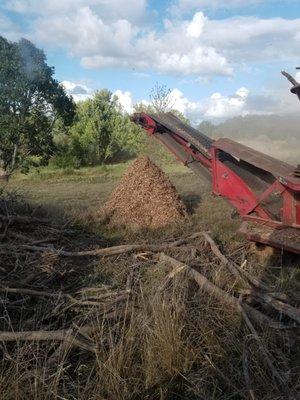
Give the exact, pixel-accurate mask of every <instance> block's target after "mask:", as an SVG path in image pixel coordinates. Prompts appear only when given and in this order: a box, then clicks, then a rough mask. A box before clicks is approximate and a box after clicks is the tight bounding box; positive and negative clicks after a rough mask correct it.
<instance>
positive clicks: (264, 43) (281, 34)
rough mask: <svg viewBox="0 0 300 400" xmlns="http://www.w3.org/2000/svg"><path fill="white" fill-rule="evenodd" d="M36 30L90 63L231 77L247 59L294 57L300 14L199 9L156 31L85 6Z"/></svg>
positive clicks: (41, 18)
mask: <svg viewBox="0 0 300 400" xmlns="http://www.w3.org/2000/svg"><path fill="white" fill-rule="evenodd" d="M33 30H34V36H35V38H37V39H39V41H40V42H42V43H47V44H51V45H53V46H58V45H60V46H62V47H64V48H66V49H67V50H68V51H69V52H70V53H71V54H72V55H73V56H76V57H79V58H81V63H82V65H83V66H84V67H86V68H106V67H123V68H132V69H136V70H142V71H143V70H144V71H145V70H147V69H150V68H151V69H154V70H156V71H158V72H161V73H165V74H180V75H198V76H213V75H223V76H224V75H225V76H226V75H227V76H228V75H231V74H232V72H233V67H234V66H236V65H240V64H241V63H245V64H247V63H249V62H252V61H255V62H257V61H264V62H273V61H278V59H282V60H285V61H286V60H294V59H295V55H296V54H298V52H299V47H300V41H299V40H298V39H297V35H300V18H299V19H294V20H287V19H283V18H270V19H260V18H255V17H235V18H228V19H222V20H220V19H218V20H217V19H216V20H214V19H209V18H207V17H205V16H204V14H203V13H202V12H197V13H196V14H195V15H194V16H193V18H192V19H190V20H178V19H174V20H168V21H165V24H164V29H163V30H159V31H155V30H150V29H143V28H140V27H138V26H137V25H135V24H133V23H132V22H130V21H129V20H127V19H116V20H113V21H107V20H106V19H105V18H103V17H102V16H101V14H97V12H96V11H95V10H93V9H92V8H91V7H88V6H85V7H81V8H78V9H75V10H73V11H72V12H70V13H69V14H67V13H65V14H64V13H62V14H55V15H50V16H47V19H46V18H45V17H44V16H39V17H38V18H37V19H36V20H35V22H34V25H33ZM286 43H289V45H288V46H287V45H286Z"/></svg>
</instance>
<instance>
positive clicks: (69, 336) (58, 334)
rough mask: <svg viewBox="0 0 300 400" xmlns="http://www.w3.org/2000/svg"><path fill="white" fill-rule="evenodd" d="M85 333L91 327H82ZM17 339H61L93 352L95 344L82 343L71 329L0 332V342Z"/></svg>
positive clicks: (89, 330)
mask: <svg viewBox="0 0 300 400" xmlns="http://www.w3.org/2000/svg"><path fill="white" fill-rule="evenodd" d="M81 329H82V330H83V331H84V332H85V333H87V332H91V331H92V330H93V329H94V328H93V327H88V326H86V327H82V328H81ZM17 341H25V342H27V341H34V342H40V341H61V342H67V343H68V344H69V345H71V346H75V347H79V348H82V349H84V350H88V351H90V352H93V353H94V352H95V346H91V345H89V344H87V343H84V342H83V341H82V340H80V339H77V337H76V335H74V333H73V330H72V329H62V330H57V331H25V332H24V331H21V332H0V342H17Z"/></svg>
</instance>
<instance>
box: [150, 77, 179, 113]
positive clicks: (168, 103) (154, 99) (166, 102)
mask: <svg viewBox="0 0 300 400" xmlns="http://www.w3.org/2000/svg"><path fill="white" fill-rule="evenodd" d="M150 100H151V105H152V107H153V108H154V110H155V111H156V112H167V111H170V110H171V109H172V108H173V106H174V100H173V99H172V90H171V89H169V88H168V87H167V85H160V84H158V83H156V84H155V86H154V87H153V88H152V89H151V92H150Z"/></svg>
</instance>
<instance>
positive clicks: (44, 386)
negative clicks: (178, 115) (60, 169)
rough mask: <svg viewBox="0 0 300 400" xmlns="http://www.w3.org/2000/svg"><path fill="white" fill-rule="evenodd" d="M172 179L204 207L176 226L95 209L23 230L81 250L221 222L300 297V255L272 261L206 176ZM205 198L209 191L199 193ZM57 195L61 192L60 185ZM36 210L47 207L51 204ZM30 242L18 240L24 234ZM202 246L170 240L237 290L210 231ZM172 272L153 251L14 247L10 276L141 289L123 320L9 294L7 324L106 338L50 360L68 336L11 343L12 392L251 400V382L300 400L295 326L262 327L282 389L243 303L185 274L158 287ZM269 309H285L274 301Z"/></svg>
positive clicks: (230, 253)
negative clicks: (235, 305) (256, 249)
mask: <svg viewBox="0 0 300 400" xmlns="http://www.w3.org/2000/svg"><path fill="white" fill-rule="evenodd" d="M171 179H172V180H173V181H174V182H176V184H177V187H178V188H179V191H180V193H181V194H183V197H184V198H185V200H186V201H187V203H188V205H190V208H191V209H192V210H193V214H191V215H190V216H189V217H188V218H187V220H186V223H185V224H174V225H172V226H170V227H169V228H167V229H164V230H145V231H134V230H130V229H122V230H118V231H116V230H112V229H111V228H109V227H105V226H99V224H97V221H96V220H95V219H94V218H93V215H90V219H89V223H88V224H87V223H86V221H85V214H84V213H82V214H81V215H78V212H75V213H76V226H77V228H74V227H72V229H71V230H70V227H67V228H66V227H65V226H64V227H63V229H61V230H60V229H58V231H55V230H53V228H51V229H49V230H47V229H48V228H47V229H46V230H45V227H43V228H42V227H40V226H36V227H35V229H30V230H27V231H26V229H27V228H26V227H22V229H19V228H18V229H19V232H21V233H22V234H24V235H28V236H30V238H35V239H36V240H38V239H40V238H41V237H42V238H44V237H45V236H46V235H51V237H52V238H53V239H55V241H54V242H52V243H53V245H54V246H55V247H56V248H67V249H70V250H73V249H86V248H91V247H94V246H106V245H114V244H119V243H133V242H141V241H147V242H149V243H162V242H166V241H168V240H174V239H176V238H180V237H184V236H188V235H189V234H191V233H193V232H196V231H200V230H209V231H210V232H211V235H212V236H213V237H214V239H215V240H216V241H217V243H218V245H219V247H220V249H221V250H222V252H223V253H224V254H226V255H227V257H228V258H229V259H231V260H234V261H235V262H236V263H237V264H239V265H240V264H241V263H242V261H243V260H244V259H245V258H247V260H248V263H247V270H248V271H249V272H250V273H252V274H253V275H255V276H256V277H257V278H259V279H261V280H263V281H264V282H267V283H268V285H269V286H270V287H271V289H272V290H273V291H274V292H276V291H278V292H284V293H287V294H289V295H291V296H297V293H299V266H300V263H299V260H295V259H293V258H292V259H289V258H288V257H287V258H284V257H280V259H279V260H277V261H276V262H275V261H273V260H271V261H265V260H264V262H261V261H260V260H259V259H258V258H257V256H256V254H252V253H251V252H249V246H248V244H247V243H245V242H244V240H243V239H242V238H240V237H238V236H237V235H236V234H235V228H236V227H237V225H238V223H239V221H238V220H237V219H234V218H232V217H231V210H230V209H229V208H228V207H227V206H226V205H224V203H223V202H222V201H221V199H218V198H212V197H211V196H209V195H208V194H205V193H204V192H203V191H202V189H201V190H200V189H199V187H198V186H197V184H195V186H193V187H191V186H189V185H191V182H190V180H187V179H186V176H184V175H183V176H182V175H181V173H180V174H179V175H178V177H176V175H171ZM114 182H115V181H114ZM107 184H108V183H107ZM37 187H38V185H37ZM74 190H75V189H74ZM74 193H75V192H74ZM36 195H37V194H36ZM51 196H53V193H52V194H51ZM193 196H198V197H197V198H196V201H195V202H193V200H194V199H195V197H193ZM200 196H201V201H200V202H199V200H200V199H199V197H200ZM55 198H59V193H56V195H55ZM16 199H17V198H16V196H15V195H12V196H9V195H6V197H5V198H4V197H3V196H2V202H0V211H1V213H4V212H9V214H12V213H14V212H15V211H17V212H18V213H19V212H21V211H22V212H24V213H26V214H27V215H28V214H31V213H32V211H33V209H32V208H31V207H27V206H26V207H25V208H24V202H23V201H18V200H16ZM75 200H76V199H73V201H74V202H75ZM85 201H86V202H87V201H88V199H85ZM189 201H190V203H189ZM46 203H48V200H47V201H46ZM35 205H36V203H35ZM51 212H53V209H52V211H51ZM35 213H36V214H35V215H37V216H38V215H39V214H41V215H45V212H44V210H43V209H39V210H36V211H35ZM67 219H70V216H68V218H67ZM72 220H73V221H74V218H73V217H72ZM83 228H85V229H83ZM87 228H88V229H89V231H88V232H87ZM13 229H16V227H14V228H13ZM18 240H19V239H16V238H15V239H14V243H16V244H17V243H18ZM5 243H6V242H4V244H5ZM191 245H192V248H191V247H188V246H187V248H186V250H184V251H178V250H177V249H173V250H169V251H168V254H169V255H171V256H173V257H174V258H177V259H178V260H181V261H182V262H185V263H187V264H189V265H190V266H192V267H193V268H195V269H196V270H198V271H200V272H201V273H202V274H203V275H205V276H206V277H207V278H208V279H210V281H211V282H213V283H215V284H216V285H218V286H219V287H222V288H223V289H224V290H226V291H227V292H229V293H231V294H235V295H236V294H237V293H238V285H237V283H236V282H235V279H234V277H232V276H231V275H230V274H229V272H228V271H227V270H226V269H225V268H224V267H223V266H222V265H220V262H219V260H217V259H216V257H215V256H214V255H213V254H212V253H211V252H210V249H209V248H208V246H207V245H206V244H205V241H204V239H201V238H199V239H196V240H194V241H193V242H192V243H191ZM169 271H170V268H169V267H168V265H166V264H163V263H161V262H158V261H157V259H156V258H155V257H154V256H153V254H151V253H148V254H142V255H136V254H131V255H121V256H114V257H111V258H100V259H94V258H87V259H81V260H76V259H68V260H66V259H63V258H60V257H52V258H51V257H49V254H45V253H44V254H42V255H39V254H36V253H30V252H24V253H22V252H16V253H15V254H9V255H7V254H4V255H2V257H1V260H0V279H1V285H4V284H5V285H7V284H8V283H10V284H11V283H13V284H14V285H15V286H19V287H24V286H25V287H27V288H33V289H36V290H46V291H47V290H48V291H53V292H54V291H55V292H56V291H58V290H62V291H63V292H67V293H70V292H73V291H75V290H78V289H80V288H82V287H86V286H94V287H102V286H103V285H108V286H109V288H110V289H111V290H124V288H125V287H126V285H127V283H128V277H129V276H131V278H132V283H131V285H132V293H131V295H130V297H129V298H128V300H127V301H126V303H125V304H123V306H122V307H121V306H119V307H118V306H117V307H116V310H117V311H118V310H119V311H120V310H121V308H122V310H124V312H122V313H117V315H116V317H115V318H111V317H109V315H107V316H105V315H103V314H102V313H100V312H98V311H97V310H96V309H91V310H89V312H87V310H84V309H82V308H81V309H80V308H76V309H69V310H67V311H66V312H64V313H59V314H58V315H54V316H53V317H49V313H51V311H53V309H54V303H53V300H51V299H45V298H30V297H27V296H19V295H13V294H1V304H0V306H1V315H2V318H1V320H0V326H1V330H15V331H17V330H22V329H23V330H33V329H48V330H52V329H58V328H59V327H61V326H70V325H72V324H73V325H72V326H73V327H74V329H75V330H76V329H78V327H80V326H83V325H87V324H88V325H89V324H90V325H93V327H94V329H93V332H92V333H91V334H90V335H88V337H87V338H86V339H87V340H89V341H92V343H94V344H95V345H96V351H95V354H91V353H89V352H87V351H85V350H83V349H78V348H74V347H73V346H67V347H65V348H62V349H61V352H60V353H59V355H58V358H54V361H53V362H50V363H49V359H50V360H51V356H53V353H54V352H55V350H57V348H58V346H59V344H58V343H54V342H53V343H50V342H39V343H35V342H26V343H24V342H18V343H12V342H10V343H2V344H1V353H2V361H1V366H0V399H1V400H2V399H3V400H12V399H17V400H25V399H26V400H27V399H30V400H31V399H34V400H48V399H49V400H50V399H51V400H52V399H55V400H56V399H57V400H61V399H72V400H83V399H92V400H102V399H103V400H104V399H109V400H111V399H112V400H114V399H116V400H119V399H120V400H123V399H124V400H125V399H126V400H127V399H160V400H167V399H186V400H188V399H191V400H192V399H193V400H194V399H205V400H232V399H236V400H239V399H251V397H250V389H252V390H253V393H254V396H255V397H253V399H257V400H280V399H281V400H284V399H288V398H290V399H294V398H296V392H297V390H299V388H300V382H299V379H298V375H297V371H299V369H298V368H299V362H298V361H297V360H298V359H299V350H298V349H299V346H298V347H297V341H296V340H295V338H294V337H293V336H290V335H289V334H288V333H287V332H286V333H284V334H283V335H282V334H281V333H280V332H279V331H276V330H274V329H266V328H262V327H259V326H257V327H256V329H257V330H258V333H259V335H260V338H261V340H262V341H263V344H264V346H265V348H266V349H267V350H268V351H269V352H270V353H271V354H272V355H273V356H274V358H275V366H276V368H277V370H278V371H279V372H280V374H281V375H282V377H283V378H284V379H285V387H282V385H280V383H278V381H277V380H276V379H275V378H274V377H273V376H272V373H271V372H270V370H269V368H268V367H267V366H266V364H265V359H264V357H263V355H262V354H261V351H260V348H259V346H258V343H257V341H256V340H255V339H254V338H253V335H251V333H250V331H249V330H248V328H247V327H246V326H245V324H244V322H243V320H242V319H241V317H240V315H238V314H237V313H236V312H235V311H234V310H230V309H228V308H226V307H224V305H223V304H221V303H220V302H218V301H216V300H215V299H214V298H212V297H211V296H209V295H207V293H205V292H203V291H202V290H200V289H199V287H198V286H197V285H196V284H195V283H194V282H192V281H190V280H188V279H187V278H184V277H182V276H177V277H176V278H175V279H174V280H173V281H172V282H171V283H170V284H169V285H168V287H167V288H166V289H165V290H164V291H162V292H160V291H158V290H157V288H158V287H159V285H160V284H161V282H162V281H163V279H164V277H165V276H166V274H167V273H168V272H169ZM30 274H35V278H34V279H33V280H32V281H31V282H30V283H28V284H27V285H24V284H22V281H23V282H24V279H25V278H26V277H28V275H30ZM265 311H266V312H268V313H269V314H270V315H272V316H273V317H274V318H275V317H276V316H275V314H273V313H272V311H270V309H266V310H265ZM281 318H282V320H284V317H281ZM245 360H246V366H245ZM245 371H246V373H247V374H248V376H249V379H250V384H249V382H248V381H247V379H246V377H245ZM247 374H246V375H247ZM249 385H250V386H251V387H250V386H249Z"/></svg>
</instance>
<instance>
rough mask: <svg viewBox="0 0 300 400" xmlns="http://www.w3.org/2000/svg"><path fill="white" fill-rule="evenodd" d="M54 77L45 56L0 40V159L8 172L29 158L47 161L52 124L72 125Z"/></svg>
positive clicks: (71, 111) (71, 110) (24, 44)
mask: <svg viewBox="0 0 300 400" xmlns="http://www.w3.org/2000/svg"><path fill="white" fill-rule="evenodd" d="M53 75H54V68H52V67H50V66H48V65H47V62H46V56H45V54H44V52H43V51H42V50H40V49H38V48H37V47H36V46H35V45H34V44H32V43H31V42H30V41H29V40H26V39H21V40H20V41H19V42H17V43H13V42H9V41H8V40H6V39H5V38H3V37H1V36H0V139H1V140H0V159H1V162H2V167H3V168H4V169H5V170H6V171H7V172H10V171H11V170H12V169H13V168H14V166H15V165H16V164H17V165H19V166H21V167H22V166H23V167H24V166H26V164H27V163H28V161H29V160H30V157H32V156H41V157H42V158H43V159H44V160H45V161H46V160H47V159H49V157H50V156H51V154H52V152H53V149H54V144H53V140H52V127H53V125H54V123H55V121H56V120H57V118H60V119H61V120H62V121H63V123H64V124H66V125H70V124H71V123H72V121H73V118H74V115H75V105H74V102H73V100H72V98H70V97H68V96H67V94H66V92H65V90H64V88H63V87H62V86H61V85H60V84H59V82H58V81H57V80H56V79H55V78H54V77H53Z"/></svg>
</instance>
